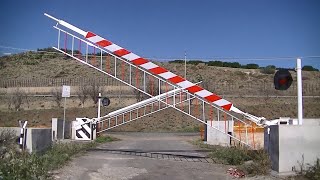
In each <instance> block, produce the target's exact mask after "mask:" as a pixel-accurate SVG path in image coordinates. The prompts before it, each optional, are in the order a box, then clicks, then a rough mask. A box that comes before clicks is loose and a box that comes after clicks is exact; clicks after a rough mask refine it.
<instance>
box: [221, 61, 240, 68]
mask: <svg viewBox="0 0 320 180" xmlns="http://www.w3.org/2000/svg"><path fill="white" fill-rule="evenodd" d="M223 67H231V68H241V64H240V63H238V62H223Z"/></svg>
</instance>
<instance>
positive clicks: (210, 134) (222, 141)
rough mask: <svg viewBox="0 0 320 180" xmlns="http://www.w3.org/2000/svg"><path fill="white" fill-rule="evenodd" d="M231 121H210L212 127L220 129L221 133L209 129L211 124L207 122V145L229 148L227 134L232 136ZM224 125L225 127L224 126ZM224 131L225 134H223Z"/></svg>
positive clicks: (229, 141)
mask: <svg viewBox="0 0 320 180" xmlns="http://www.w3.org/2000/svg"><path fill="white" fill-rule="evenodd" d="M233 124H234V123H233V121H230V120H228V121H226V122H225V121H219V122H218V121H212V127H215V128H217V129H220V130H221V131H222V132H220V131H218V130H216V129H214V128H212V127H211V122H210V121H208V125H207V144H210V145H220V146H230V145H231V137H230V136H228V135H227V133H230V134H233ZM225 125H226V126H225ZM225 130H227V131H226V133H224V132H225Z"/></svg>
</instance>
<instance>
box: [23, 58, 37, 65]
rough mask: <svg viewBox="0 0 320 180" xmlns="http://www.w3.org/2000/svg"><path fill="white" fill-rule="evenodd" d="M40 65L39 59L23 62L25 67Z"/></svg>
mask: <svg viewBox="0 0 320 180" xmlns="http://www.w3.org/2000/svg"><path fill="white" fill-rule="evenodd" d="M39 63H40V61H39V60H37V59H33V58H32V59H24V60H23V61H22V64H23V65H37V64H39Z"/></svg>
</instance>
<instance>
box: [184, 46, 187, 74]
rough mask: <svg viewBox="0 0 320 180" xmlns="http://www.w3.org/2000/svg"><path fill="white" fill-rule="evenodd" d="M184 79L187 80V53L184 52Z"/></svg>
mask: <svg viewBox="0 0 320 180" xmlns="http://www.w3.org/2000/svg"><path fill="white" fill-rule="evenodd" d="M184 78H185V79H187V51H184Z"/></svg>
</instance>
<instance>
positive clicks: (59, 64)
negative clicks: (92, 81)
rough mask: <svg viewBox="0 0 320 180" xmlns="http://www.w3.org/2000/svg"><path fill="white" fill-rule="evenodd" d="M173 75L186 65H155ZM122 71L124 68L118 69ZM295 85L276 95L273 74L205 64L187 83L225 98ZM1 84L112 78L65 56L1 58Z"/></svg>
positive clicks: (191, 69)
mask: <svg viewBox="0 0 320 180" xmlns="http://www.w3.org/2000/svg"><path fill="white" fill-rule="evenodd" d="M155 63H156V64H158V65H160V66H163V67H165V68H167V69H169V70H170V71H172V72H174V73H176V74H178V75H181V76H183V74H184V65H183V64H179V63H168V62H155ZM118 67H119V68H118V69H121V68H120V65H118ZM291 74H292V76H293V79H294V82H293V85H292V88H290V89H289V90H288V91H276V90H274V88H273V74H264V73H261V70H260V69H241V68H226V67H215V66H208V65H205V64H198V65H192V64H188V65H187V79H188V80H190V81H192V82H199V81H203V83H202V84H201V86H203V87H204V88H206V89H208V90H210V91H212V92H215V93H217V94H221V95H224V94H225V93H226V87H229V89H228V91H230V92H229V93H227V94H232V95H248V94H249V95H250V94H253V95H257V94H259V95H260V94H261V91H262V90H263V91H266V90H267V92H263V93H264V94H268V95H283V96H284V95H295V94H296V82H295V79H296V73H295V72H291ZM302 75H303V80H304V81H303V83H304V90H305V92H304V95H312V96H319V95H320V72H319V71H315V72H312V71H303V72H302ZM0 77H1V78H0V81H5V80H25V79H27V80H33V79H43V78H49V79H51V78H52V79H57V78H66V79H75V78H78V79H81V78H108V77H107V76H106V75H104V74H102V73H99V72H98V71H95V70H92V69H91V68H89V67H87V66H84V65H82V64H81V63H79V62H77V61H74V60H72V59H71V58H66V57H64V56H62V55H59V54H56V53H51V54H44V53H33V52H28V53H22V54H17V55H12V56H4V57H0ZM318 88H319V89H318Z"/></svg>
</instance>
